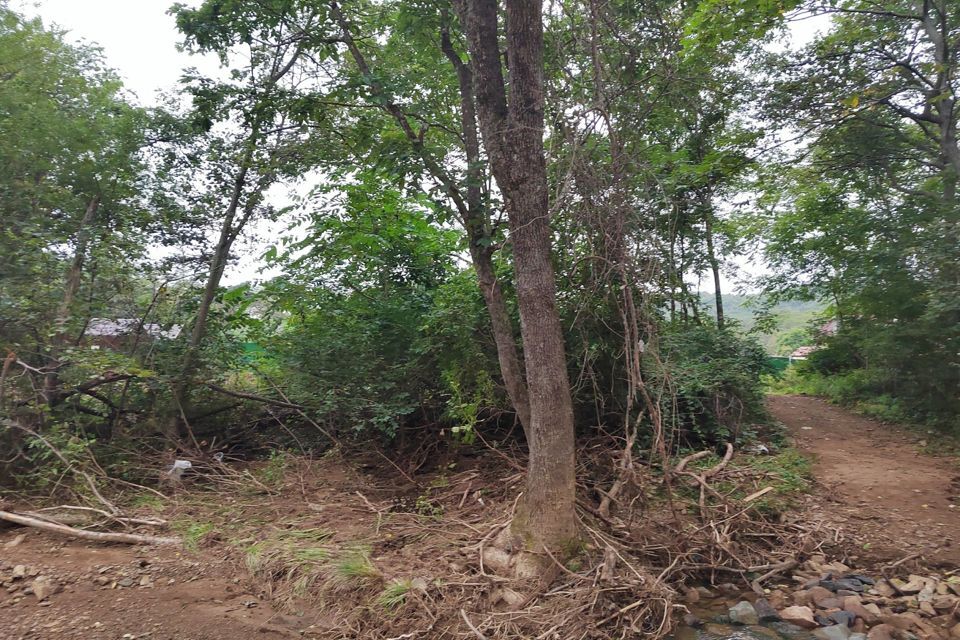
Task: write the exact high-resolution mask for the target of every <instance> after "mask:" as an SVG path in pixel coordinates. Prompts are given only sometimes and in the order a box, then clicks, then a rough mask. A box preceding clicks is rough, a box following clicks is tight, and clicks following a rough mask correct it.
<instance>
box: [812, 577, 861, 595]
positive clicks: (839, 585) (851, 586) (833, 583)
mask: <svg viewBox="0 0 960 640" xmlns="http://www.w3.org/2000/svg"><path fill="white" fill-rule="evenodd" d="M820 586H821V587H823V588H825V589H830V591H837V590H839V589H845V590H847V591H855V592H856V593H860V592H862V591H863V583H862V582H860V581H859V580H856V579H855V578H836V579H834V580H821V581H820Z"/></svg>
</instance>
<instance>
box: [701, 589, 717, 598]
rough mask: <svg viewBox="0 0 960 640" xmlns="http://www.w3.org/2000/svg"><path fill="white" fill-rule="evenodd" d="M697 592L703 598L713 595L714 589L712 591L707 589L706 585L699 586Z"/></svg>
mask: <svg viewBox="0 0 960 640" xmlns="http://www.w3.org/2000/svg"><path fill="white" fill-rule="evenodd" d="M697 593H699V594H700V597H701V598H712V597H713V591H710V589H707V588H706V587H697Z"/></svg>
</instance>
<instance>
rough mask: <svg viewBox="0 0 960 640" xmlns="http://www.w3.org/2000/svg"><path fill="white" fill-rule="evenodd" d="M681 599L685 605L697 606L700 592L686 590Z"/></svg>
mask: <svg viewBox="0 0 960 640" xmlns="http://www.w3.org/2000/svg"><path fill="white" fill-rule="evenodd" d="M683 598H684V600H686V601H687V604H697V603H698V602H700V592H699V591H697V590H696V589H687V590H686V591H684V592H683Z"/></svg>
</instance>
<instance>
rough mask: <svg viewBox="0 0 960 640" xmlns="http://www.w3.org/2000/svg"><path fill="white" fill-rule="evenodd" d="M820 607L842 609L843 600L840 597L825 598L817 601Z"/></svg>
mask: <svg viewBox="0 0 960 640" xmlns="http://www.w3.org/2000/svg"><path fill="white" fill-rule="evenodd" d="M817 608H818V609H842V608H843V600H841V599H840V598H824V599H823V600H821V601H820V602H818V603H817Z"/></svg>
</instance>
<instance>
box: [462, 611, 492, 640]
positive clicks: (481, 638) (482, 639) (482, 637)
mask: <svg viewBox="0 0 960 640" xmlns="http://www.w3.org/2000/svg"><path fill="white" fill-rule="evenodd" d="M460 617H461V618H463V621H464V622H466V623H467V626H468V627H470V631H473V635H475V636H477V638H478V640H487V636H485V635H483V634H482V633H480V630H479V629H477V628H476V627H475V626H473V623H472V622H470V618H468V617H467V612H466V611H464V610H463V609H460Z"/></svg>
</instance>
